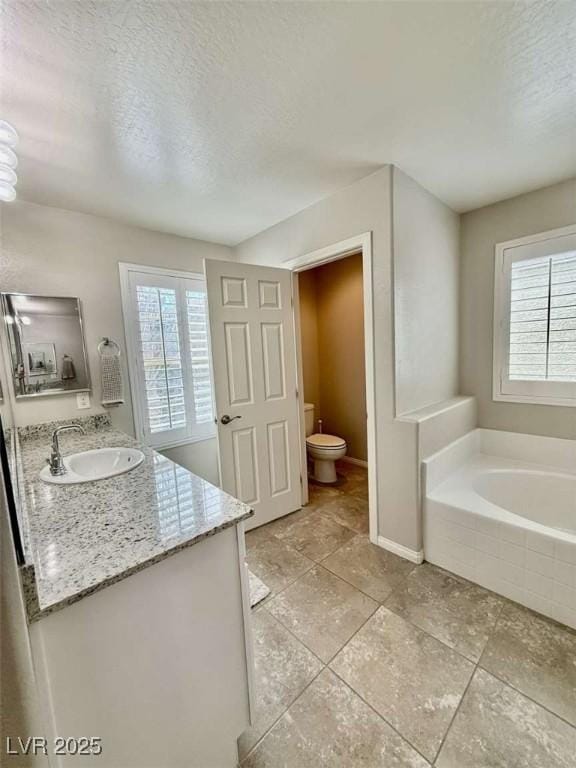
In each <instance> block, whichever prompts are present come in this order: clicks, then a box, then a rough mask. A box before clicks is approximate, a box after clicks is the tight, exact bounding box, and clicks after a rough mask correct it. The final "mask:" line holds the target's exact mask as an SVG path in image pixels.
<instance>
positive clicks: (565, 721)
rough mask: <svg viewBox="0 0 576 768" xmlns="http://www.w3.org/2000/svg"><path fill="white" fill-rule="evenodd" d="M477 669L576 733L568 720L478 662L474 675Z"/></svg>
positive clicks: (574, 727)
mask: <svg viewBox="0 0 576 768" xmlns="http://www.w3.org/2000/svg"><path fill="white" fill-rule="evenodd" d="M478 669H479V670H480V671H481V672H486V674H487V675H490V676H491V677H494V678H495V679H496V680H498V682H500V683H502V685H505V686H506V687H507V688H510V689H511V690H512V691H515V692H516V693H518V694H520V696H523V697H524V698H525V699H528V701H531V702H532V704H535V705H536V706H537V707H540V709H543V710H544V711H545V712H548V714H549V715H552V717H557V718H558V720H561V721H562V722H563V723H565V724H566V725H568V726H570V728H572V730H573V731H576V725H574V723H571V722H570V721H569V720H566V718H565V717H563V716H562V715H559V714H558V713H557V712H554V711H553V710H551V709H549V708H548V707H547V706H546V705H545V704H542V703H541V702H540V701H536V699H533V698H532V696H529V695H528V694H527V693H524V691H521V690H520V689H519V688H516V687H515V686H514V685H512V684H511V683H510V682H509V681H508V680H503V679H502V678H501V677H499V676H498V675H495V674H494V672H492V671H491V670H489V669H486V668H485V667H481V666H480V662H478V664H477V665H476V669H475V670H474V673H476V671H477V670H478Z"/></svg>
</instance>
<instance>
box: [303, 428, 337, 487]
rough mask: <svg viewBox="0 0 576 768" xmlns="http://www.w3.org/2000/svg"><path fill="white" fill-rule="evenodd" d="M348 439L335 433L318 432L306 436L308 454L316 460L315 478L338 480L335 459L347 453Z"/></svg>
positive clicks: (319, 479)
mask: <svg viewBox="0 0 576 768" xmlns="http://www.w3.org/2000/svg"><path fill="white" fill-rule="evenodd" d="M346 447H347V446H346V441H345V440H343V439H342V438H341V437H336V436H335V435H325V434H321V433H316V434H314V435H309V436H308V437H307V438H306V450H307V452H308V456H310V458H311V459H312V460H313V461H314V480H316V481H317V482H319V483H335V482H336V479H337V478H336V466H335V464H334V462H335V461H337V460H338V459H341V458H342V457H343V456H345V455H346Z"/></svg>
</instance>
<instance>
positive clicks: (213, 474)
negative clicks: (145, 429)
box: [160, 437, 220, 486]
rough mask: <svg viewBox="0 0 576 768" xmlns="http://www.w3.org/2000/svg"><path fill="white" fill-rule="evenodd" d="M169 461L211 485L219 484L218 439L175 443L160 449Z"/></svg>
mask: <svg viewBox="0 0 576 768" xmlns="http://www.w3.org/2000/svg"><path fill="white" fill-rule="evenodd" d="M160 453H162V454H163V455H164V456H166V457H167V458H168V459H170V461H173V462H175V463H176V464H180V466H181V467H185V468H186V469H188V470H189V471H190V472H193V473H194V474H195V475H198V476H199V477H201V478H203V479H204V480H207V481H208V482H209V483H212V485H216V486H219V485H220V472H219V469H218V439H217V438H216V437H212V438H210V439H209V440H200V441H198V442H197V443H188V444H187V445H177V446H175V447H174V448H166V449H164V450H163V451H160Z"/></svg>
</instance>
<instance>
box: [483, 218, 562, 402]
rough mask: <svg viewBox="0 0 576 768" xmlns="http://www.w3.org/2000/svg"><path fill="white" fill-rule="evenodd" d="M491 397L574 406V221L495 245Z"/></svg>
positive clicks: (512, 400)
mask: <svg viewBox="0 0 576 768" xmlns="http://www.w3.org/2000/svg"><path fill="white" fill-rule="evenodd" d="M494 399H495V400H507V401H511V402H526V403H542V404H546V405H571V406H576V227H565V228H564V229H561V230H554V231H552V232H543V233H541V234H539V235H534V236H532V237H526V238H522V239H521V240H515V241H511V242H508V243H500V244H499V245H497V246H496V271H495V306H494Z"/></svg>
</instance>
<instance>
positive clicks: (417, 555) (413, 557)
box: [378, 536, 424, 565]
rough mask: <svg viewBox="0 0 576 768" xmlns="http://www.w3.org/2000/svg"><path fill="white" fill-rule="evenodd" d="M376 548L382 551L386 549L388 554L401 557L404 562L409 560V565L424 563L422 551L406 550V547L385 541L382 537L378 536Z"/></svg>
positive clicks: (388, 540) (389, 540)
mask: <svg viewBox="0 0 576 768" xmlns="http://www.w3.org/2000/svg"><path fill="white" fill-rule="evenodd" d="M378 546H379V547H382V549H387V550H388V552H393V553H394V554H395V555H398V556H399V557H403V558H404V559H405V560H410V562H411V563H417V564H418V565H420V563H423V562H424V550H423V549H420V550H415V549H408V547H405V546H404V545H403V544H398V543H397V542H396V541H392V540H391V539H385V538H384V536H378Z"/></svg>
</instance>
